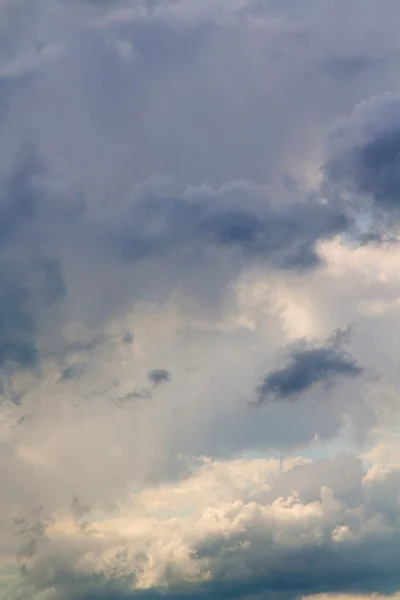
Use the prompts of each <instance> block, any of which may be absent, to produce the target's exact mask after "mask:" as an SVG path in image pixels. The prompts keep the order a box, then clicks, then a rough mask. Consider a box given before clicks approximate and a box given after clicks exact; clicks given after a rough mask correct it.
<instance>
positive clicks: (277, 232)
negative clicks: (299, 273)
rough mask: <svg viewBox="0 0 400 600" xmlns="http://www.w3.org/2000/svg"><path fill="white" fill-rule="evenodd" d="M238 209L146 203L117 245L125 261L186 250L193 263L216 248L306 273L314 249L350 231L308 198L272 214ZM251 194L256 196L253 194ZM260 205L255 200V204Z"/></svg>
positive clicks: (344, 220)
mask: <svg viewBox="0 0 400 600" xmlns="http://www.w3.org/2000/svg"><path fill="white" fill-rule="evenodd" d="M248 193H249V196H248V198H247V200H248V205H249V207H246V208H245V207H243V206H236V205H235V204H236V202H235V198H234V195H232V196H233V197H232V199H230V197H229V192H228V193H227V196H226V197H224V198H220V197H218V196H217V195H216V196H215V197H214V198H211V199H210V198H207V197H205V198H200V199H197V200H194V201H188V200H185V199H179V198H165V199H162V198H149V199H147V200H146V202H145V203H143V204H137V205H135V206H134V207H133V208H132V217H131V219H132V220H131V221H130V222H129V221H128V222H126V223H125V224H124V225H122V226H120V228H119V231H118V235H117V238H116V240H115V244H116V246H117V247H119V248H120V250H121V255H122V257H123V258H124V259H125V260H127V261H133V260H138V259H140V258H146V257H151V256H154V255H160V254H161V255H162V254H168V253H171V252H172V251H173V250H174V249H175V250H177V249H182V248H186V249H187V250H188V251H191V252H193V258H194V259H195V257H196V256H199V255H201V252H202V250H203V249H204V248H207V247H209V246H211V247H212V246H215V247H219V248H221V247H222V248H223V247H225V248H228V249H229V248H230V249H236V250H239V251H240V252H241V253H242V255H243V256H244V257H245V258H246V259H247V260H249V259H250V260H251V259H259V260H265V261H269V262H271V263H272V264H274V265H275V266H277V267H280V268H294V269H304V268H309V267H310V266H315V265H317V264H318V262H319V258H318V255H317V252H316V248H315V246H316V243H317V242H318V241H319V240H320V239H325V238H329V237H332V236H333V235H335V234H338V233H341V232H343V231H345V230H346V229H347V228H349V227H350V223H351V221H350V218H349V217H348V216H347V215H346V214H345V213H344V212H343V211H341V210H340V209H338V208H336V207H331V206H328V205H326V204H322V203H320V202H319V201H318V200H317V199H312V198H310V199H309V200H307V201H305V202H298V203H292V204H288V205H286V206H285V207H284V208H282V209H280V210H279V209H274V208H273V207H272V206H271V204H270V203H269V202H268V199H267V198H266V199H264V205H263V206H261V207H260V206H259V205H258V203H257V202H256V203H255V206H254V207H253V208H251V193H252V192H251V189H249V192H248ZM253 194H254V192H253ZM257 200H258V199H257Z"/></svg>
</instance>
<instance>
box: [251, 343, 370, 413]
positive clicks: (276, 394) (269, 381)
mask: <svg viewBox="0 0 400 600" xmlns="http://www.w3.org/2000/svg"><path fill="white" fill-rule="evenodd" d="M334 341H335V340H334ZM339 342H340V340H339ZM335 346H336V347H335ZM362 372H363V369H362V368H361V367H360V366H359V365H358V364H357V362H356V361H355V360H354V358H352V357H351V356H350V355H348V354H347V353H346V352H345V351H343V350H342V349H340V346H339V347H338V346H337V343H336V344H334V345H329V346H327V347H320V348H318V347H317V348H307V347H306V348H300V349H298V348H294V349H293V350H292V351H291V357H290V362H289V364H288V365H287V366H286V367H283V368H282V369H276V370H275V371H272V372H270V373H268V375H266V376H265V378H264V380H263V382H262V383H261V384H260V385H259V387H258V388H257V399H258V402H259V403H263V402H265V401H267V400H268V399H270V398H274V399H275V400H287V399H291V400H297V399H298V398H299V396H300V395H301V394H304V393H305V392H307V391H308V390H310V388H312V387H313V386H314V385H316V384H318V383H325V384H327V383H332V382H333V381H335V380H338V379H339V380H340V378H341V377H357V376H358V375H360V374H361V373H362Z"/></svg>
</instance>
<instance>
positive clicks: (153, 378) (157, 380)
mask: <svg viewBox="0 0 400 600" xmlns="http://www.w3.org/2000/svg"><path fill="white" fill-rule="evenodd" d="M147 377H148V380H149V381H150V382H151V383H152V384H153V385H160V384H161V383H168V381H170V380H171V373H170V372H169V371H167V370H166V369H153V370H152V371H149V372H148V374H147Z"/></svg>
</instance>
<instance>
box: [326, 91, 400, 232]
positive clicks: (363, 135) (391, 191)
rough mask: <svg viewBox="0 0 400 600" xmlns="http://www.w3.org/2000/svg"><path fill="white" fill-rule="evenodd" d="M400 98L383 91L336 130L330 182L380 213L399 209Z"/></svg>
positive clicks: (361, 205) (386, 214)
mask: <svg viewBox="0 0 400 600" xmlns="http://www.w3.org/2000/svg"><path fill="white" fill-rule="evenodd" d="M399 106H400V105H399V99H398V96H397V95H396V94H390V93H386V94H382V95H378V96H375V97H373V98H371V99H369V100H368V101H364V102H362V103H360V104H359V105H358V106H357V107H356V108H355V110H354V112H353V114H352V115H351V116H349V117H348V118H347V119H345V120H344V121H343V122H342V123H341V124H340V126H338V127H337V128H336V129H335V131H334V132H333V133H332V141H331V155H330V156H329V158H328V161H327V165H326V169H325V171H326V180H327V187H328V188H330V189H331V190H333V192H334V193H339V194H342V195H343V194H346V197H347V198H348V199H351V201H352V204H354V205H356V206H358V207H359V208H361V209H363V210H364V211H365V212H367V211H368V210H370V211H373V213H374V215H375V217H381V218H382V217H383V218H385V217H389V223H390V218H393V217H395V218H396V219H397V213H398V192H397V189H398V173H399V164H398V156H399V152H400V144H399V140H400V135H399V131H398V125H397V123H398V115H399Z"/></svg>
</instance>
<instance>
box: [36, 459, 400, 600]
mask: <svg viewBox="0 0 400 600" xmlns="http://www.w3.org/2000/svg"><path fill="white" fill-rule="evenodd" d="M392 472H393V473H394V472H395V471H392ZM387 485H390V484H389V479H388V477H384V478H383V479H382V478H373V479H371V480H369V479H366V478H365V471H364V469H363V467H362V464H361V462H360V460H359V459H357V458H355V457H351V456H348V455H342V456H338V457H337V458H336V459H334V460H324V461H321V462H319V461H306V460H304V459H303V460H302V459H300V458H298V459H287V461H286V462H285V467H284V471H283V472H282V473H281V474H279V462H278V461H274V460H270V461H268V460H265V459H253V460H247V461H244V460H236V461H228V462H214V461H211V460H204V462H203V464H200V465H199V466H198V467H197V468H196V469H195V470H194V471H193V473H192V474H191V475H190V476H189V477H188V478H186V480H185V481H183V482H181V483H180V484H177V485H171V486H164V487H161V488H155V489H148V490H144V491H142V492H139V493H138V494H136V495H135V497H134V499H133V500H132V503H131V505H130V506H129V505H127V506H126V507H124V508H122V509H121V514H119V515H118V516H116V517H115V518H113V519H109V520H97V521H95V522H94V521H91V525H90V528H88V529H84V530H82V529H79V527H77V526H76V525H75V526H74V525H73V523H72V522H70V521H68V520H65V519H64V521H62V520H60V521H59V522H54V523H53V524H51V525H49V526H48V527H47V530H46V536H47V542H46V544H44V545H43V546H42V549H41V551H39V552H37V553H36V555H35V558H34V561H33V562H31V563H30V565H29V568H28V569H27V580H26V584H29V585H31V586H32V588H29V587H28V588H27V590H29V589H31V590H32V589H33V590H34V589H35V585H36V584H37V583H38V582H39V581H40V582H41V581H43V578H46V582H47V583H46V587H47V588H48V589H50V588H52V589H53V590H54V591H55V596H54V597H55V598H58V597H62V596H63V594H64V595H65V594H66V593H67V594H68V596H67V597H68V598H71V599H75V598H86V597H93V598H103V597H104V598H108V597H115V598H134V597H135V598H136V597H148V596H149V595H150V596H151V597H158V596H159V595H163V596H167V597H176V596H179V597H191V596H192V595H193V594H194V595H196V596H199V597H206V596H208V595H209V594H210V593H218V595H220V596H222V597H225V596H229V597H231V596H232V595H233V596H235V597H236V596H238V597H246V596H247V595H251V594H256V595H262V594H272V595H274V594H276V595H277V597H278V596H279V597H282V598H290V597H292V596H293V594H294V593H295V594H301V595H312V594H318V593H321V590H324V589H325V590H326V589H328V590H329V591H330V592H335V591H341V592H342V593H345V592H347V593H348V594H351V593H359V594H361V593H365V594H368V593H372V592H374V591H376V590H377V589H381V590H382V591H383V590H385V592H386V593H391V592H392V591H393V590H394V589H396V587H397V586H398V585H399V581H398V576H397V571H396V569H395V568H394V566H395V564H396V559H397V552H398V547H397V546H398V544H397V542H396V540H397V538H398V532H397V526H396V525H395V521H396V516H395V514H393V513H391V510H390V507H391V506H393V505H392V504H391V503H392V502H394V503H396V499H395V497H391V500H390V502H389V504H388V506H387V507H385V508H384V509H383V508H382V509H381V510H380V509H379V508H378V506H377V505H376V504H375V503H374V500H373V499H372V496H373V495H374V494H375V493H376V492H377V491H378V490H380V491H381V492H383V491H384V490H385V489H386V486H387ZM199 490H202V491H201V492H199ZM371 494H372V496H371ZM86 511H87V509H86V508H85V514H86ZM182 511H183V513H182ZM89 514H90V513H89ZM393 528H394V529H393ZM374 547H375V548H376V547H378V548H379V554H378V559H377V558H376V556H377V555H376V554H374V553H373V548H374ZM310 560H312V564H313V568H312V569H310V568H307V567H308V566H309V561H310ZM366 573H368V575H366ZM213 591H214V592H213Z"/></svg>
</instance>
